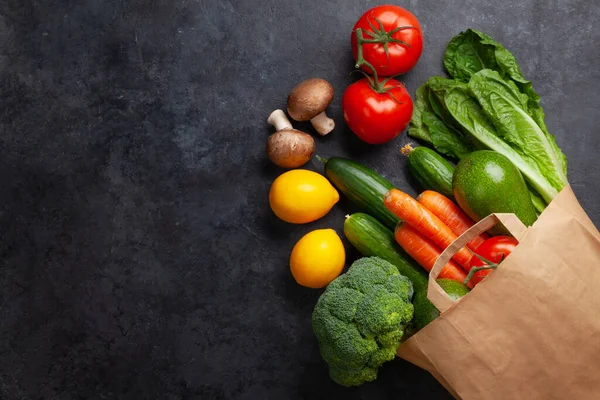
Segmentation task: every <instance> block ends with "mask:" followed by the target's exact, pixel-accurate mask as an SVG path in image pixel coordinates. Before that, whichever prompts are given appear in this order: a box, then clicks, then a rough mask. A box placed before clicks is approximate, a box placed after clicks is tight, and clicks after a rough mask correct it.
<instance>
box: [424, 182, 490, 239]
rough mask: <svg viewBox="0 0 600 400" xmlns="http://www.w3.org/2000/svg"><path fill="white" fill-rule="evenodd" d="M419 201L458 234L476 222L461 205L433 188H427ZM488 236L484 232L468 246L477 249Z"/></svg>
mask: <svg viewBox="0 0 600 400" xmlns="http://www.w3.org/2000/svg"><path fill="white" fill-rule="evenodd" d="M417 201H418V202H419V204H421V205H422V206H423V207H425V208H426V209H428V210H429V211H431V212H432V213H433V214H435V216H436V217H438V218H439V219H440V220H441V221H442V222H443V223H444V224H446V225H447V226H448V228H450V229H451V230H452V232H454V234H455V235H456V236H460V235H462V234H463V233H465V231H466V230H467V229H469V228H470V227H472V226H473V225H474V224H475V223H474V222H473V220H472V219H471V218H469V216H468V215H467V214H465V212H464V211H463V210H461V209H460V207H459V206H457V205H456V204H454V203H453V202H452V200H450V199H449V198H447V197H446V196H444V195H443V194H441V193H438V192H434V191H433V190H426V191H424V192H423V193H421V194H420V195H419V196H418V197H417ZM488 238H489V235H487V234H485V233H482V234H481V235H479V236H476V237H474V238H473V239H472V240H471V241H470V242H469V243H467V247H469V248H470V249H471V250H473V251H475V249H477V247H479V245H480V244H481V243H483V242H484V241H485V240H486V239H488Z"/></svg>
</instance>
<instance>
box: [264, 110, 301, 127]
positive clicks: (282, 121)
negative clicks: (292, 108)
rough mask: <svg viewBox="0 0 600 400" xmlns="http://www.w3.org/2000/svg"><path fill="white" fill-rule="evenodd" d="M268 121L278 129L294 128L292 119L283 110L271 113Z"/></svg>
mask: <svg viewBox="0 0 600 400" xmlns="http://www.w3.org/2000/svg"><path fill="white" fill-rule="evenodd" d="M267 122H268V123H269V124H271V125H273V126H274V127H275V129H276V130H278V131H281V130H283V129H294V128H293V127H292V124H291V123H290V120H289V119H288V117H287V116H286V115H285V113H284V112H283V111H282V110H275V111H273V112H272V113H271V115H269V118H268V119H267Z"/></svg>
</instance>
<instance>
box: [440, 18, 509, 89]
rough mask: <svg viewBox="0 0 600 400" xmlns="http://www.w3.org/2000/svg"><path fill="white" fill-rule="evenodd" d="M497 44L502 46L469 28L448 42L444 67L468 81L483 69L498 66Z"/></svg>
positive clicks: (454, 75) (455, 77) (454, 76)
mask: <svg viewBox="0 0 600 400" xmlns="http://www.w3.org/2000/svg"><path fill="white" fill-rule="evenodd" d="M495 44H497V45H498V46H500V47H502V46H501V45H500V44H498V43H496V42H494V41H493V39H492V38H491V37H489V36H488V35H486V34H484V33H481V32H478V31H476V30H474V29H467V30H466V31H465V32H461V33H459V34H458V35H456V36H455V37H454V38H452V40H451V41H450V43H448V46H447V47H446V52H445V53H444V67H445V68H446V70H447V71H448V73H449V74H450V76H452V77H453V78H454V79H459V80H463V81H468V80H469V79H470V78H471V76H472V75H473V74H474V73H476V72H477V71H481V70H482V69H486V68H489V69H494V70H495V69H497V68H498V63H497V62H496V47H497V46H495ZM509 54H510V53H509Z"/></svg>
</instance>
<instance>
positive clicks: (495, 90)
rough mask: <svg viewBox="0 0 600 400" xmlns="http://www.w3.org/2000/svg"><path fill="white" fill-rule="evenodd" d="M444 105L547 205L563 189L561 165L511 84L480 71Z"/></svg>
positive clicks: (496, 74) (564, 180)
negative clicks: (510, 164) (510, 165)
mask: <svg viewBox="0 0 600 400" xmlns="http://www.w3.org/2000/svg"><path fill="white" fill-rule="evenodd" d="M444 101H445V104H446V108H447V109H448V111H449V112H450V113H451V114H452V116H453V117H454V119H455V120H456V121H457V122H458V123H460V124H461V126H462V127H463V129H464V130H465V131H466V132H468V133H469V134H470V135H472V136H473V137H474V139H476V140H477V141H479V142H480V143H481V144H482V145H483V146H485V147H486V148H488V149H491V150H494V151H497V152H499V153H502V154H504V155H505V156H507V157H508V158H509V159H510V160H511V161H512V162H513V164H515V166H517V168H519V170H521V172H522V173H523V176H524V177H525V179H526V180H527V181H528V182H529V184H530V185H531V187H532V188H533V189H535V191H537V193H539V195H541V197H542V198H543V199H544V200H545V201H546V202H550V201H552V199H553V198H554V197H555V196H556V195H557V194H558V192H559V191H560V189H562V188H563V187H564V186H565V185H566V183H567V180H566V176H565V175H564V173H563V171H562V165H561V163H560V161H559V160H558V159H556V157H555V154H554V152H553V151H552V150H550V148H551V146H550V145H549V143H548V140H547V138H546V136H545V135H544V133H543V132H542V130H541V129H540V127H539V126H538V125H537V124H536V123H535V121H534V120H533V119H532V118H531V117H530V116H529V115H528V114H527V113H526V112H525V111H524V109H523V102H522V101H523V97H522V95H521V93H520V92H519V90H518V89H517V87H516V85H515V84H514V83H512V82H506V81H504V80H503V79H502V78H501V77H500V76H499V74H498V73H497V72H495V71H491V70H482V71H480V72H477V73H476V74H474V75H473V77H472V78H471V80H470V81H469V83H468V85H467V87H466V88H465V87H456V88H454V89H452V90H450V91H449V92H448V93H446V96H445V97H444ZM537 208H539V207H537Z"/></svg>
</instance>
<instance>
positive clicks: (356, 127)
mask: <svg viewBox="0 0 600 400" xmlns="http://www.w3.org/2000/svg"><path fill="white" fill-rule="evenodd" d="M379 85H381V87H379V88H374V87H373V85H372V83H371V82H369V80H368V79H367V78H362V79H361V80H359V81H356V82H354V83H353V84H351V85H350V86H348V88H347V89H346V91H345V92H344V97H343V98H342V110H343V111H344V119H345V120H346V124H348V126H349V127H350V129H351V130H352V132H354V133H355V134H356V136H358V137H359V138H361V139H362V140H363V141H365V142H367V143H370V144H382V143H386V142H389V141H390V140H392V139H394V138H395V137H396V136H398V134H400V132H402V131H403V130H404V128H406V126H407V125H408V123H409V122H410V118H411V117H412V112H413V103H412V99H411V98H410V95H409V94H408V91H407V90H406V88H405V87H404V85H403V84H401V83H400V82H398V81H397V80H394V79H390V80H388V81H387V82H385V84H384V83H383V82H380V84H379ZM378 91H379V92H381V93H378Z"/></svg>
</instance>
